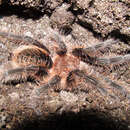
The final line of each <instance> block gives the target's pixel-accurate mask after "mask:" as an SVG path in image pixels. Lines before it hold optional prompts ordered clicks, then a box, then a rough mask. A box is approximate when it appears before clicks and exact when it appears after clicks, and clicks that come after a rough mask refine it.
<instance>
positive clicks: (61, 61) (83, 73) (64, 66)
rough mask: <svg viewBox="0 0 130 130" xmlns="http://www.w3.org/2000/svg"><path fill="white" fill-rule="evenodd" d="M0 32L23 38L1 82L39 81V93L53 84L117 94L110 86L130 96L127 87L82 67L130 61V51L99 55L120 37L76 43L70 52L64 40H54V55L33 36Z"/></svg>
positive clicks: (18, 38)
mask: <svg viewBox="0 0 130 130" xmlns="http://www.w3.org/2000/svg"><path fill="white" fill-rule="evenodd" d="M0 35H1V36H3V37H5V36H7V37H8V38H10V39H14V40H18V41H22V42H19V43H17V44H19V47H18V48H16V49H14V50H13V52H12V54H11V57H10V59H11V61H10V62H9V64H10V67H9V68H8V69H6V70H4V71H3V72H2V76H1V82H2V83H3V84H18V83H21V82H27V81H39V82H40V87H39V88H38V89H37V92H38V93H41V92H42V91H44V90H45V89H47V88H54V90H56V91H60V90H67V91H74V90H77V89H78V90H83V91H88V88H90V87H91V88H92V89H93V88H94V89H95V88H96V89H97V90H98V91H99V92H100V93H102V94H104V95H109V96H111V97H114V95H112V94H111V90H110V89H109V88H110V87H111V88H112V89H116V92H117V91H118V92H119V93H122V94H124V95H125V97H128V98H129V96H128V95H129V92H127V90H126V89H125V88H124V87H122V86H120V85H118V84H116V83H115V82H113V81H112V80H110V79H108V78H105V77H104V76H100V75H99V76H97V75H96V74H88V73H87V70H86V68H82V67H81V62H84V63H85V64H89V65H91V66H96V67H98V66H99V67H102V68H105V67H106V68H107V67H109V68H111V67H113V66H115V65H119V64H122V63H126V64H129V63H130V55H129V54H127V55H124V56H115V57H111V58H100V57H98V54H99V53H100V52H101V50H104V49H105V48H108V47H110V46H111V45H112V44H115V43H116V42H118V41H117V40H112V39H110V40H107V41H105V42H102V43H99V44H96V45H94V46H91V47H87V48H83V47H76V48H73V49H72V50H71V52H68V50H67V47H66V45H65V43H64V42H63V41H54V43H55V45H54V48H55V49H54V50H55V54H56V55H55V56H54V57H51V55H50V54H51V52H50V51H49V50H48V49H47V47H45V46H44V45H43V44H41V43H39V42H38V41H36V40H34V39H32V38H30V37H27V36H26V37H22V36H15V35H7V33H2V32H0ZM52 42H53V40H52ZM99 73H100V72H99ZM107 89H108V91H110V94H109V93H108V91H107Z"/></svg>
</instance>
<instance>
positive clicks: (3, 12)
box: [0, 4, 53, 20]
mask: <svg viewBox="0 0 130 130" xmlns="http://www.w3.org/2000/svg"><path fill="white" fill-rule="evenodd" d="M52 11H53V10H49V11H48V10H47V9H45V10H44V12H41V11H40V10H38V9H35V8H31V7H30V8H27V7H25V6H22V5H20V6H18V5H9V4H3V5H1V6H0V17H4V16H11V15H16V16H17V17H18V18H23V19H25V20H26V19H29V18H31V19H33V20H37V19H39V18H41V17H43V16H44V15H45V14H46V15H48V16H51V13H52Z"/></svg>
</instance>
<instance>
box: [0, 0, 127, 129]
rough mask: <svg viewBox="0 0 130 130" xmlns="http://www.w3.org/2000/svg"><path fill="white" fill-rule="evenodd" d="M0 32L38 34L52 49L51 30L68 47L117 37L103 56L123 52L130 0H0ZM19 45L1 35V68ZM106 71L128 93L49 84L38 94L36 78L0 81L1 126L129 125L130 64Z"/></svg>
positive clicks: (41, 41)
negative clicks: (73, 89)
mask: <svg viewBox="0 0 130 130" xmlns="http://www.w3.org/2000/svg"><path fill="white" fill-rule="evenodd" d="M0 32H8V34H15V35H20V36H30V37H32V38H33V39H37V40H38V41H39V42H40V43H42V44H44V45H45V46H47V47H48V48H49V50H50V51H51V52H52V54H51V55H53V51H54V49H53V47H52V43H51V42H52V41H51V40H50V39H49V37H50V36H55V35H58V36H59V37H60V38H61V39H63V40H64V42H65V43H66V45H67V47H68V50H69V49H71V48H70V47H72V46H76V45H78V46H79V45H81V46H85V47H88V46H91V45H95V43H98V42H101V41H104V40H107V39H109V38H113V39H118V40H119V43H118V44H116V45H113V47H112V49H110V50H109V52H105V53H104V55H103V57H108V56H113V55H114V56H117V55H126V54H130V1H129V0H102V1H101V0H43V1H42V0H24V1H22V0H0ZM17 47H18V46H16V44H15V42H12V41H11V40H9V39H7V38H3V37H1V36H0V69H1V70H2V67H5V64H7V63H8V66H10V64H9V61H8V60H9V59H8V57H9V56H10V53H11V52H12V50H13V49H15V48H17ZM96 71H99V70H98V69H96ZM115 75H116V76H115ZM107 77H109V78H111V79H112V80H114V81H116V82H117V83H118V84H119V85H121V86H122V85H123V86H124V87H125V89H126V90H127V91H128V96H127V98H126V97H125V96H124V95H123V93H119V94H118V92H116V90H113V91H114V92H113V93H116V94H118V96H119V100H115V99H114V98H109V97H107V96H102V95H101V94H100V93H99V92H98V91H97V90H96V89H93V90H92V91H91V92H89V93H85V92H82V91H81V92H79V93H73V92H68V91H60V92H55V91H53V89H49V90H47V92H45V93H42V94H39V95H36V94H34V92H35V89H37V88H38V85H37V84H35V83H30V82H27V83H23V84H17V85H3V84H1V85H0V129H1V130H26V129H38V130H42V129H47V130H51V129H56V130H62V129H63V130H69V129H85V130H86V129H90V130H95V129H104V130H130V64H129V63H128V65H127V67H125V65H122V66H121V67H119V69H115V70H114V71H113V72H112V73H110V74H108V75H107ZM113 77H114V78H113ZM115 77H116V78H115ZM110 91H111V90H110Z"/></svg>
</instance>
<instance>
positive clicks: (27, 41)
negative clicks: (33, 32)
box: [0, 32, 50, 53]
mask: <svg viewBox="0 0 130 130" xmlns="http://www.w3.org/2000/svg"><path fill="white" fill-rule="evenodd" d="M0 36H2V37H6V38H7V39H9V40H15V41H19V42H16V44H19V45H35V46H37V47H39V48H42V49H44V50H46V51H47V52H48V53H50V51H49V50H48V49H47V47H46V46H44V45H43V44H41V43H40V42H39V41H37V40H35V39H33V38H31V37H29V36H20V35H14V34H11V33H7V32H0Z"/></svg>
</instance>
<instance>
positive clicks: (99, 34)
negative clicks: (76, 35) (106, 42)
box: [77, 19, 103, 39]
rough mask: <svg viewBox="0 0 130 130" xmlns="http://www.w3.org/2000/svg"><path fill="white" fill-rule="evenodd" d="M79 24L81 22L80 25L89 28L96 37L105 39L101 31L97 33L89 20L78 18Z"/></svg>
mask: <svg viewBox="0 0 130 130" xmlns="http://www.w3.org/2000/svg"><path fill="white" fill-rule="evenodd" d="M77 24H79V25H80V26H82V27H84V28H85V29H87V30H88V31H90V32H92V33H93V35H94V37H96V38H98V39H103V37H102V35H101V33H97V32H96V31H94V29H93V26H92V25H91V24H89V23H87V22H84V21H82V20H80V19H78V21H77Z"/></svg>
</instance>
